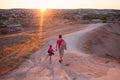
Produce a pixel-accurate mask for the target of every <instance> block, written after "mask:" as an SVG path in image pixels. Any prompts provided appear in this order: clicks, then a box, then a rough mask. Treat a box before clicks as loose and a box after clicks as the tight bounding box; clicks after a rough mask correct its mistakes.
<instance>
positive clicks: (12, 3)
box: [0, 0, 120, 9]
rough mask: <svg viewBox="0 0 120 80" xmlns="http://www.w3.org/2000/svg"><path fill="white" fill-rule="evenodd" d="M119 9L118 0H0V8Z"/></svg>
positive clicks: (119, 0) (119, 1) (119, 3)
mask: <svg viewBox="0 0 120 80" xmlns="http://www.w3.org/2000/svg"><path fill="white" fill-rule="evenodd" d="M11 8H39V9H47V8H53V9H78V8H92V9H120V0H0V9H11Z"/></svg>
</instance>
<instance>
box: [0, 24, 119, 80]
mask: <svg viewBox="0 0 120 80" xmlns="http://www.w3.org/2000/svg"><path fill="white" fill-rule="evenodd" d="M104 25H105V24H102V23H98V24H90V25H88V26H87V27H85V28H84V29H82V30H80V31H78V32H74V33H71V34H67V35H64V36H63V38H64V39H65V40H66V42H67V44H68V45H67V47H68V49H67V51H65V55H64V60H63V63H62V64H59V62H58V61H59V56H58V52H55V55H54V56H53V57H52V63H51V64H50V63H49V57H48V55H47V48H48V45H49V44H52V45H53V46H54V48H55V42H56V39H57V37H52V38H49V39H46V42H48V43H47V44H46V45H44V46H43V47H42V48H41V49H40V50H39V51H37V52H36V53H34V54H33V55H31V57H30V58H29V59H28V60H26V62H24V63H23V64H22V65H21V66H19V68H17V69H16V70H13V71H12V72H11V73H8V74H7V75H5V76H3V77H2V78H1V79H0V80H120V77H119V76H120V64H119V63H118V62H116V61H112V60H111V59H109V58H104V57H98V56H96V55H94V54H86V53H84V52H83V51H82V48H83V46H82V45H83V43H84V39H85V37H86V35H87V34H89V32H92V31H94V30H96V29H99V28H101V27H103V26H104Z"/></svg>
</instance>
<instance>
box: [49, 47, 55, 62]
mask: <svg viewBox="0 0 120 80" xmlns="http://www.w3.org/2000/svg"><path fill="white" fill-rule="evenodd" d="M48 55H49V56H50V62H51V56H52V55H54V50H53V48H52V45H49V48H48Z"/></svg>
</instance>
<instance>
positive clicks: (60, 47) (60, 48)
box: [56, 35, 67, 63]
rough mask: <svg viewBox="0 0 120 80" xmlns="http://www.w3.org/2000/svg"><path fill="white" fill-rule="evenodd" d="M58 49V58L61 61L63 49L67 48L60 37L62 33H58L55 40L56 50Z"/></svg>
mask: <svg viewBox="0 0 120 80" xmlns="http://www.w3.org/2000/svg"><path fill="white" fill-rule="evenodd" d="M57 49H58V51H59V56H60V60H59V62H60V63H61V62H62V61H63V59H62V58H63V55H64V50H67V48H66V42H65V40H64V39H62V35H59V39H58V40H57V42H56V51H57Z"/></svg>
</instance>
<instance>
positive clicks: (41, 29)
mask: <svg viewBox="0 0 120 80" xmlns="http://www.w3.org/2000/svg"><path fill="white" fill-rule="evenodd" d="M45 10H46V9H40V12H41V13H40V36H41V38H42V37H43V33H42V32H43V23H44V22H43V20H44V19H43V18H44V12H45Z"/></svg>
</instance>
